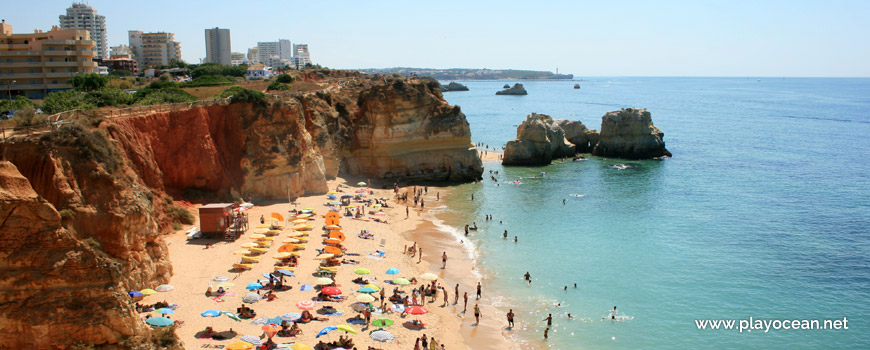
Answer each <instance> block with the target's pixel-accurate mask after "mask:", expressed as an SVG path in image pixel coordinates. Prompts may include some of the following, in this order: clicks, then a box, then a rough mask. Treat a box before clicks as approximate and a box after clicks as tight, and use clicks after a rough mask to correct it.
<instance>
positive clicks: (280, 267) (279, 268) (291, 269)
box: [275, 266, 296, 272]
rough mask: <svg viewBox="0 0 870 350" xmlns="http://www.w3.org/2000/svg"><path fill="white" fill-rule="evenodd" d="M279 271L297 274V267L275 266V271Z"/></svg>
mask: <svg viewBox="0 0 870 350" xmlns="http://www.w3.org/2000/svg"><path fill="white" fill-rule="evenodd" d="M278 270H287V271H290V272H295V271H296V266H275V271H278Z"/></svg>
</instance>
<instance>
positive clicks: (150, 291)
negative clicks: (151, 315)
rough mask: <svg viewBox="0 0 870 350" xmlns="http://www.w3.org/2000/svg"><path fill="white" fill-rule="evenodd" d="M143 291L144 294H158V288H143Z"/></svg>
mask: <svg viewBox="0 0 870 350" xmlns="http://www.w3.org/2000/svg"><path fill="white" fill-rule="evenodd" d="M141 292H142V295H151V294H157V291H156V290H153V289H151V288H148V289H143V290H141Z"/></svg>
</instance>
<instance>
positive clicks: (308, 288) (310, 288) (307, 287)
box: [299, 284, 313, 292]
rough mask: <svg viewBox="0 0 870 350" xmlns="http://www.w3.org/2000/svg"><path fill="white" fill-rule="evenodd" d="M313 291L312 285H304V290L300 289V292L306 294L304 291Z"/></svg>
mask: <svg viewBox="0 0 870 350" xmlns="http://www.w3.org/2000/svg"><path fill="white" fill-rule="evenodd" d="M312 289H313V288H312V287H311V285H310V284H304V285H302V288H299V290H301V291H303V292H304V291H309V290H312Z"/></svg>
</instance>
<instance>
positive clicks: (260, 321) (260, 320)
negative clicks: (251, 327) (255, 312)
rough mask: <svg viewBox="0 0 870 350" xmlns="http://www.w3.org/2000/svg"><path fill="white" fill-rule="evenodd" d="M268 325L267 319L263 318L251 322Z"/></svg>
mask: <svg viewBox="0 0 870 350" xmlns="http://www.w3.org/2000/svg"><path fill="white" fill-rule="evenodd" d="M267 323H269V319H268V318H265V317H257V319H256V320H253V321H251V324H267Z"/></svg>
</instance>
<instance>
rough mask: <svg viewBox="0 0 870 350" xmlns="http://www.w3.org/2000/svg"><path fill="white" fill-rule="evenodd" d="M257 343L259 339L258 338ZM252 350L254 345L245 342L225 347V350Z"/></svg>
mask: <svg viewBox="0 0 870 350" xmlns="http://www.w3.org/2000/svg"><path fill="white" fill-rule="evenodd" d="M258 341H259V338H258ZM253 348H254V344H251V343H248V342H245V341H237V342H235V343H232V344H230V345H227V347H226V349H227V350H251V349H253Z"/></svg>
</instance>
